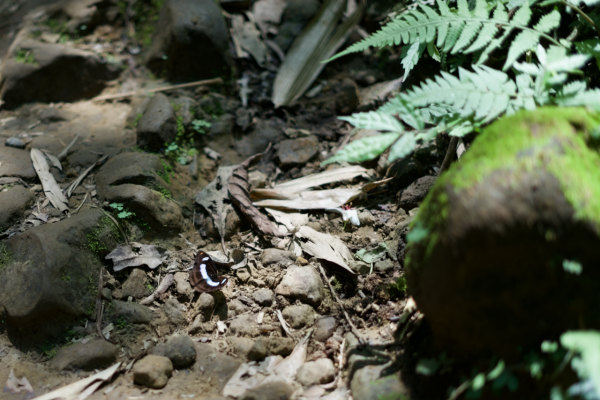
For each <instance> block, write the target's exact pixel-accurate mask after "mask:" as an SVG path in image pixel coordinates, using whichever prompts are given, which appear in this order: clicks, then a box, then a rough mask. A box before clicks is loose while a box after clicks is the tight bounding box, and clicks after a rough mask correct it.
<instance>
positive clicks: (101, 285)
mask: <svg viewBox="0 0 600 400" xmlns="http://www.w3.org/2000/svg"><path fill="white" fill-rule="evenodd" d="M103 272H104V267H100V277H99V278H98V293H97V294H96V332H97V333H98V336H100V337H101V338H102V339H104V340H106V341H107V342H110V343H113V344H114V342H112V341H110V340H108V339H107V338H105V337H104V333H102V314H103V313H104V304H102V289H103V288H104V282H103V279H102V273H103Z"/></svg>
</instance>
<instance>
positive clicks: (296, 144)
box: [276, 135, 319, 169]
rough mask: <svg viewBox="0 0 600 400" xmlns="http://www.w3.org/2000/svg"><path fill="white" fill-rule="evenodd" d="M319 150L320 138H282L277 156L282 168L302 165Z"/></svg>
mask: <svg viewBox="0 0 600 400" xmlns="http://www.w3.org/2000/svg"><path fill="white" fill-rule="evenodd" d="M318 151H319V138H318V137H316V136H313V135H311V136H307V137H302V138H298V139H289V140H282V141H281V142H279V149H278V150H277V154H276V156H277V158H278V159H279V165H280V166H281V168H285V169H288V168H292V167H302V166H304V164H306V163H307V162H308V161H310V160H311V159H312V158H313V157H314V156H316V155H317V152H318Z"/></svg>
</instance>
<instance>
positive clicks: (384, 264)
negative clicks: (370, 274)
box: [375, 259, 394, 272]
mask: <svg viewBox="0 0 600 400" xmlns="http://www.w3.org/2000/svg"><path fill="white" fill-rule="evenodd" d="M392 268H394V262H393V261H392V260H390V259H387V260H382V261H377V262H376V263H375V269H376V270H377V271H381V272H383V271H387V270H388V269H392Z"/></svg>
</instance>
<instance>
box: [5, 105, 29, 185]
mask: <svg viewBox="0 0 600 400" xmlns="http://www.w3.org/2000/svg"><path fill="white" fill-rule="evenodd" d="M0 98H1V96H0ZM0 160H2V164H0V177H3V176H12V177H16V178H22V179H26V180H33V179H36V178H37V174H36V173H35V170H34V169H33V163H32V162H31V156H30V155H29V152H28V151H26V150H19V149H15V148H14V147H4V146H0Z"/></svg>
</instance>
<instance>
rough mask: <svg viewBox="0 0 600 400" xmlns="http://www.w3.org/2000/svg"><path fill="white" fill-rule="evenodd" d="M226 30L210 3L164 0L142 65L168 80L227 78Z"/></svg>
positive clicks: (217, 12)
mask: <svg viewBox="0 0 600 400" xmlns="http://www.w3.org/2000/svg"><path fill="white" fill-rule="evenodd" d="M228 44H229V31H228V30H227V25H226V24H225V19H224V17H223V15H222V14H221V10H220V8H219V6H218V5H217V4H215V2H214V1H212V0H168V1H167V2H166V3H165V5H164V6H163V7H162V9H161V10H160V15H159V19H158V24H157V26H156V30H155V34H154V36H153V38H152V45H151V47H150V49H149V51H148V54H147V56H146V64H147V65H148V67H149V68H150V69H151V70H152V71H153V72H154V73H156V74H165V73H166V77H167V78H168V79H169V80H170V81H182V82H190V81H194V80H199V79H207V78H214V77H216V76H228V75H229V69H230V67H231V63H232V61H231V55H230V53H229V47H228Z"/></svg>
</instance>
